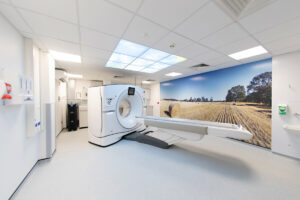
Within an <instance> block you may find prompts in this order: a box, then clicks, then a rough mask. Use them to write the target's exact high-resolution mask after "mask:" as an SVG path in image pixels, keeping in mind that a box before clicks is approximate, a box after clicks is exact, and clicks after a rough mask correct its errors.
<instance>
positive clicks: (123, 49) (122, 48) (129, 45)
mask: <svg viewBox="0 0 300 200" xmlns="http://www.w3.org/2000/svg"><path fill="white" fill-rule="evenodd" d="M148 49H149V47H146V46H144V45H140V44H137V43H134V42H130V41H127V40H120V42H119V44H118V45H117V47H116V49H115V51H114V52H115V53H120V54H124V55H129V56H134V57H138V56H140V55H141V54H143V53H144V52H145V51H147V50H148Z"/></svg>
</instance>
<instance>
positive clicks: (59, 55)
mask: <svg viewBox="0 0 300 200" xmlns="http://www.w3.org/2000/svg"><path fill="white" fill-rule="evenodd" d="M49 53H50V55H51V56H52V57H53V58H54V59H55V60H61V61H67V62H75V63H81V57H80V56H79V55H74V54H69V53H63V52H58V51H53V50H49Z"/></svg>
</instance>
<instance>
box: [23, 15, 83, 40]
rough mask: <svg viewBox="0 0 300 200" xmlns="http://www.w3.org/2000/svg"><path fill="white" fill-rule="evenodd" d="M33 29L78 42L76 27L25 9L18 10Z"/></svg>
mask: <svg viewBox="0 0 300 200" xmlns="http://www.w3.org/2000/svg"><path fill="white" fill-rule="evenodd" d="M19 11H20V12H21V14H22V16H23V17H24V19H25V20H26V21H27V23H28V24H30V26H31V28H32V29H33V31H34V33H36V34H38V35H42V36H48V37H53V38H56V39H61V40H66V41H71V42H78V41H79V34H78V27H77V26H76V25H73V24H69V23H66V22H63V21H60V20H56V19H54V18H51V17H47V16H44V15H39V14H35V13H32V12H28V11H25V10H19Z"/></svg>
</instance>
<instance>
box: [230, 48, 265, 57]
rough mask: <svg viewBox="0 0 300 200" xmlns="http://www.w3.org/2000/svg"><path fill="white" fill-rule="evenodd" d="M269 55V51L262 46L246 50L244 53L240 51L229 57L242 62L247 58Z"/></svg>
mask: <svg viewBox="0 0 300 200" xmlns="http://www.w3.org/2000/svg"><path fill="white" fill-rule="evenodd" d="M265 53H268V51H267V50H266V49H265V48H264V47H262V46H257V47H253V48H250V49H246V50H244V51H239V52H236V53H233V54H230V55H228V56H229V57H231V58H233V59H235V60H242V59H245V58H250V57H253V56H258V55H262V54H265Z"/></svg>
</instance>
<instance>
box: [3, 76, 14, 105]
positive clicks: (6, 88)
mask: <svg viewBox="0 0 300 200" xmlns="http://www.w3.org/2000/svg"><path fill="white" fill-rule="evenodd" d="M11 91H12V85H11V84H9V83H6V82H5V81H3V80H0V98H1V101H2V104H3V105H5V104H6V103H7V101H9V100H12V96H11Z"/></svg>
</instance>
